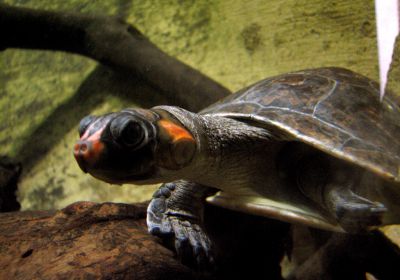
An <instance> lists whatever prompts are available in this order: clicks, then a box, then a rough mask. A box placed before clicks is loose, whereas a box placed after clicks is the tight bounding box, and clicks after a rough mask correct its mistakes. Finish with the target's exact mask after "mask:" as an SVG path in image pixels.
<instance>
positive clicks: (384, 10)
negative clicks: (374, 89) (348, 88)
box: [375, 0, 399, 99]
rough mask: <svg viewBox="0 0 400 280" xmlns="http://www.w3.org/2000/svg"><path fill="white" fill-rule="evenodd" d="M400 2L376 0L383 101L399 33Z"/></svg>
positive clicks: (395, 0) (396, 0)
mask: <svg viewBox="0 0 400 280" xmlns="http://www.w3.org/2000/svg"><path fill="white" fill-rule="evenodd" d="M398 2H399V0H375V14H376V26H377V35H378V53H379V80H380V92H381V99H382V98H383V95H384V94H385V86H386V82H387V75H388V71H389V67H390V63H391V61H392V55H393V48H394V42H395V39H396V36H397V34H398V33H399V5H398Z"/></svg>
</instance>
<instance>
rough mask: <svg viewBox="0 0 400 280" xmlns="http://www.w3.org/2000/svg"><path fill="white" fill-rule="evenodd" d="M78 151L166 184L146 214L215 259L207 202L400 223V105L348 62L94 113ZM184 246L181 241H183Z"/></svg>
mask: <svg viewBox="0 0 400 280" xmlns="http://www.w3.org/2000/svg"><path fill="white" fill-rule="evenodd" d="M79 135H80V139H79V140H78V142H77V143H76V144H75V146H74V156H75V158H76V160H77V162H78V164H79V166H80V168H81V169H82V170H83V171H84V172H87V173H89V174H91V175H92V176H94V177H95V178H98V179H100V180H103V181H105V182H108V183H112V184H126V183H133V184H139V185H141V184H155V183H162V185H161V186H160V188H159V189H158V190H157V191H156V192H155V194H154V195H153V198H152V200H151V202H150V204H149V206H148V211H147V225H148V229H149V232H150V233H152V234H153V235H156V236H161V237H164V238H166V237H171V236H172V237H173V238H174V241H175V247H176V249H177V251H178V252H179V250H182V247H183V246H184V244H186V245H187V244H189V246H190V247H191V249H192V252H193V257H194V258H199V257H200V256H201V255H203V256H204V255H206V256H207V257H208V258H209V259H210V261H212V255H213V254H212V250H213V249H212V248H213V245H212V241H211V240H210V238H209V236H208V234H207V232H206V231H205V229H204V224H203V211H204V205H205V204H206V203H210V204H212V205H215V206H219V207H223V208H227V209H231V210H234V211H239V212H243V213H247V214H251V215H259V216H265V217H267V218H271V219H277V220H280V221H283V222H288V223H290V224H301V225H305V226H309V227H314V228H318V229H322V230H327V231H332V232H345V233H349V234H359V233H366V232H368V231H370V230H373V229H376V228H377V227H379V226H382V225H386V224H396V223H400V108H399V106H398V105H397V104H396V103H395V102H393V101H392V100H390V98H389V97H388V96H385V97H384V98H383V100H380V95H379V86H378V84H377V83H376V82H374V81H373V80H371V79H369V78H367V77H365V76H363V75H360V74H358V73H355V72H353V71H351V70H347V69H344V68H338V67H325V68H316V69H307V70H301V71H293V72H290V73H286V74H281V75H278V76H274V77H271V78H267V79H264V80H261V81H259V82H257V83H255V84H253V85H251V86H248V87H246V88H244V89H242V90H240V91H238V92H236V93H234V94H231V95H229V96H227V97H226V98H224V99H222V100H219V101H218V102H216V103H215V104H212V105H210V106H208V107H207V108H205V109H203V110H202V111H200V112H199V113H193V112H189V111H187V110H185V109H183V108H179V107H176V106H164V105H163V106H156V107H153V108H150V109H141V108H130V109H124V110H122V111H119V112H112V113H108V114H105V115H101V116H86V117H85V118H83V119H82V120H81V122H80V124H79ZM186 245H185V246H186Z"/></svg>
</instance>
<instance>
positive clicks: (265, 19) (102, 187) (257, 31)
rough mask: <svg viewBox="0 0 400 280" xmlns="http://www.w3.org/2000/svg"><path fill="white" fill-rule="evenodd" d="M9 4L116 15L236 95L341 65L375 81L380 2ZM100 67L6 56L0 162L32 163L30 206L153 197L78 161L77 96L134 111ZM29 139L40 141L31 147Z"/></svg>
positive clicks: (33, 54)
mask: <svg viewBox="0 0 400 280" xmlns="http://www.w3.org/2000/svg"><path fill="white" fill-rule="evenodd" d="M3 2H5V3H9V4H15V5H19V6H25V7H32V8H42V9H48V10H63V11H64V10H65V11H74V12H82V13H94V14H108V15H118V16H120V17H122V18H124V19H125V20H126V21H128V22H130V23H132V24H133V25H135V26H136V27H137V28H138V29H139V30H141V31H142V32H143V34H145V35H146V36H148V37H149V38H150V39H151V40H152V41H153V42H154V43H156V44H157V45H158V46H159V47H160V48H161V49H163V50H164V51H166V52H167V53H169V54H170V55H173V56H175V57H177V58H178V59H180V60H182V61H184V62H186V63H188V64H189V65H191V66H193V67H195V68H197V69H199V70H201V71H202V72H204V73H206V74H207V75H209V76H210V77H212V78H214V79H215V80H217V81H219V82H221V83H222V84H223V85H225V86H226V87H228V88H229V89H231V90H232V91H235V90H238V89H240V88H242V87H244V86H246V85H248V84H250V83H252V82H255V81H257V80H259V79H262V78H264V77H267V76H271V75H275V74H278V73H283V72H286V71H291V70H297V69H302V68H311V67H319V66H333V65H335V66H343V67H347V68H350V69H352V70H355V71H358V72H360V73H362V74H365V75H367V76H369V77H371V78H374V79H376V78H377V77H378V68H377V52H376V41H375V36H376V34H375V19H374V5H373V0H368V1H366V0H354V1H347V0H335V1H323V0H300V1H299V0H286V1H282V0H270V1H263V0H251V1H241V0H231V1H228V0H225V1H223V0H219V1H211V0H198V1H190V0H188V1H162V0H158V1H156V0H147V1H133V0H110V1H93V0H90V1H89V0H79V1H78V0H77V1H72V0H68V1H50V0H40V1H38V0H35V1H33V0H31V1H29V0H24V1H17V0H6V1H3ZM96 67H97V65H96V63H95V62H93V61H90V60H89V59H87V58H83V57H80V56H77V55H71V54H64V53H52V52H42V51H26V50H25V51H21V50H6V51H4V52H1V53H0V112H1V113H0V154H8V155H10V156H12V157H17V158H22V159H24V160H27V161H30V162H32V166H31V168H30V171H29V172H25V174H24V177H23V180H22V182H21V189H20V193H19V197H20V200H21V202H22V206H23V208H25V209H45V208H59V207H62V206H64V205H66V204H68V203H71V202H73V201H77V200H94V201H126V202H133V201H140V200H145V199H148V198H149V197H150V194H151V192H152V191H153V190H154V187H150V188H149V187H132V186H123V187H116V186H109V185H107V184H103V183H100V182H98V181H96V180H94V179H92V178H90V177H88V176H87V175H83V174H82V172H81V171H80V170H79V168H78V167H77V165H76V164H75V162H74V159H73V157H72V152H71V150H72V145H73V143H74V141H75V139H76V138H77V132H76V126H77V124H76V123H71V121H70V118H69V116H71V114H82V117H83V115H84V114H83V113H82V112H80V111H79V112H77V111H74V104H77V103H79V102H81V103H82V102H83V101H82V100H81V99H76V98H75V99H74V97H76V93H77V92H80V93H82V92H84V93H86V94H87V95H86V96H90V95H89V93H91V92H92V93H93V92H94V93H96V94H98V95H101V98H100V99H95V98H94V97H93V98H92V97H90V98H87V99H85V100H84V102H86V103H87V104H88V107H90V108H91V110H93V111H94V112H106V111H110V110H115V109H118V108H122V107H128V106H133V105H134V104H133V102H132V101H127V100H125V99H124V100H122V99H120V98H117V97H115V96H113V95H112V92H101V91H102V87H101V83H100V82H99V78H98V77H99V75H100V77H102V76H101V75H103V76H107V73H100V74H99V72H101V70H99V69H98V68H96ZM93 76H96V77H97V79H93ZM100 80H101V79H100ZM141 89H142V88H141V87H139V88H138V90H141ZM143 90H146V89H143ZM86 103H85V104H86ZM60 106H61V107H60ZM63 106H64V107H63ZM60 108H61V109H60ZM59 112H60V113H59ZM61 112H62V113H63V114H61ZM38 130H40V131H41V132H40V133H37V131H38ZM43 131H44V132H43ZM35 133H36V134H35ZM32 135H39V138H38V139H37V141H36V140H35V143H34V144H33V143H32V141H29V139H31V138H30V137H31V136H32ZM60 135H61V136H62V137H60ZM44 142H46V143H50V144H51V145H52V147H53V148H52V150H51V151H50V152H49V153H48V154H46V155H43V156H42V157H40V159H39V160H32V159H31V158H32V156H25V157H24V155H30V154H32V151H33V154H34V153H35V151H36V150H35V149H37V147H38V146H40V145H41V144H43V143H44ZM26 143H29V145H27V144H26Z"/></svg>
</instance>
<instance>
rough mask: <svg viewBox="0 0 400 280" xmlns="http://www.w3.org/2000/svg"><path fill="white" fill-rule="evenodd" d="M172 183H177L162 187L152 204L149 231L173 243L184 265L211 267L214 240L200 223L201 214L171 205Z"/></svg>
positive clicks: (148, 211)
mask: <svg viewBox="0 0 400 280" xmlns="http://www.w3.org/2000/svg"><path fill="white" fill-rule="evenodd" d="M170 185H173V184H164V185H163V186H161V187H160V189H159V190H158V191H157V192H156V193H155V194H154V196H153V200H152V201H151V202H150V204H149V206H148V209H147V226H148V230H149V232H150V234H152V235H155V236H157V237H160V238H161V239H162V240H163V242H165V243H166V244H169V245H170V246H173V247H174V249H175V251H176V254H177V257H178V258H179V260H180V261H181V262H182V263H183V264H185V265H188V266H191V267H197V268H198V269H199V270H210V269H211V268H212V267H213V266H214V256H213V254H212V249H211V240H210V239H209V238H208V236H207V234H206V233H205V231H204V229H203V227H202V226H201V225H200V224H199V223H200V220H199V217H197V216H196V215H193V214H191V213H188V212H187V211H179V210H175V209H172V208H171V202H170V201H169V198H170V196H171V189H172V188H173V187H171V186H170ZM165 188H166V189H168V190H169V191H168V190H165ZM172 191H173V190H172Z"/></svg>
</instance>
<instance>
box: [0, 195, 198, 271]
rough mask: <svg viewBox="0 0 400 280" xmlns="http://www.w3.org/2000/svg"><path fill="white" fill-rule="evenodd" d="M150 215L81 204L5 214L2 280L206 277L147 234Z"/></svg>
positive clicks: (1, 220) (138, 209)
mask: <svg viewBox="0 0 400 280" xmlns="http://www.w3.org/2000/svg"><path fill="white" fill-rule="evenodd" d="M145 213H146V205H145V204H138V205H127V204H115V203H103V204H96V203H91V202H78V203H74V204H72V205H70V206H68V207H67V208H65V209H63V210H61V211H36V212H14V213H3V214H0V228H1V231H0V279H195V278H196V277H200V275H199V274H196V273H195V272H193V271H191V270H190V269H189V268H187V267H185V266H183V265H181V264H180V263H179V261H177V260H176V259H175V258H174V254H173V253H172V252H171V251H169V250H168V249H166V248H164V247H163V246H161V245H160V244H159V243H158V241H157V239H156V238H153V237H152V236H150V235H148V234H147V230H146V226H145V220H144V218H145ZM204 279H206V278H205V277H204Z"/></svg>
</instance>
